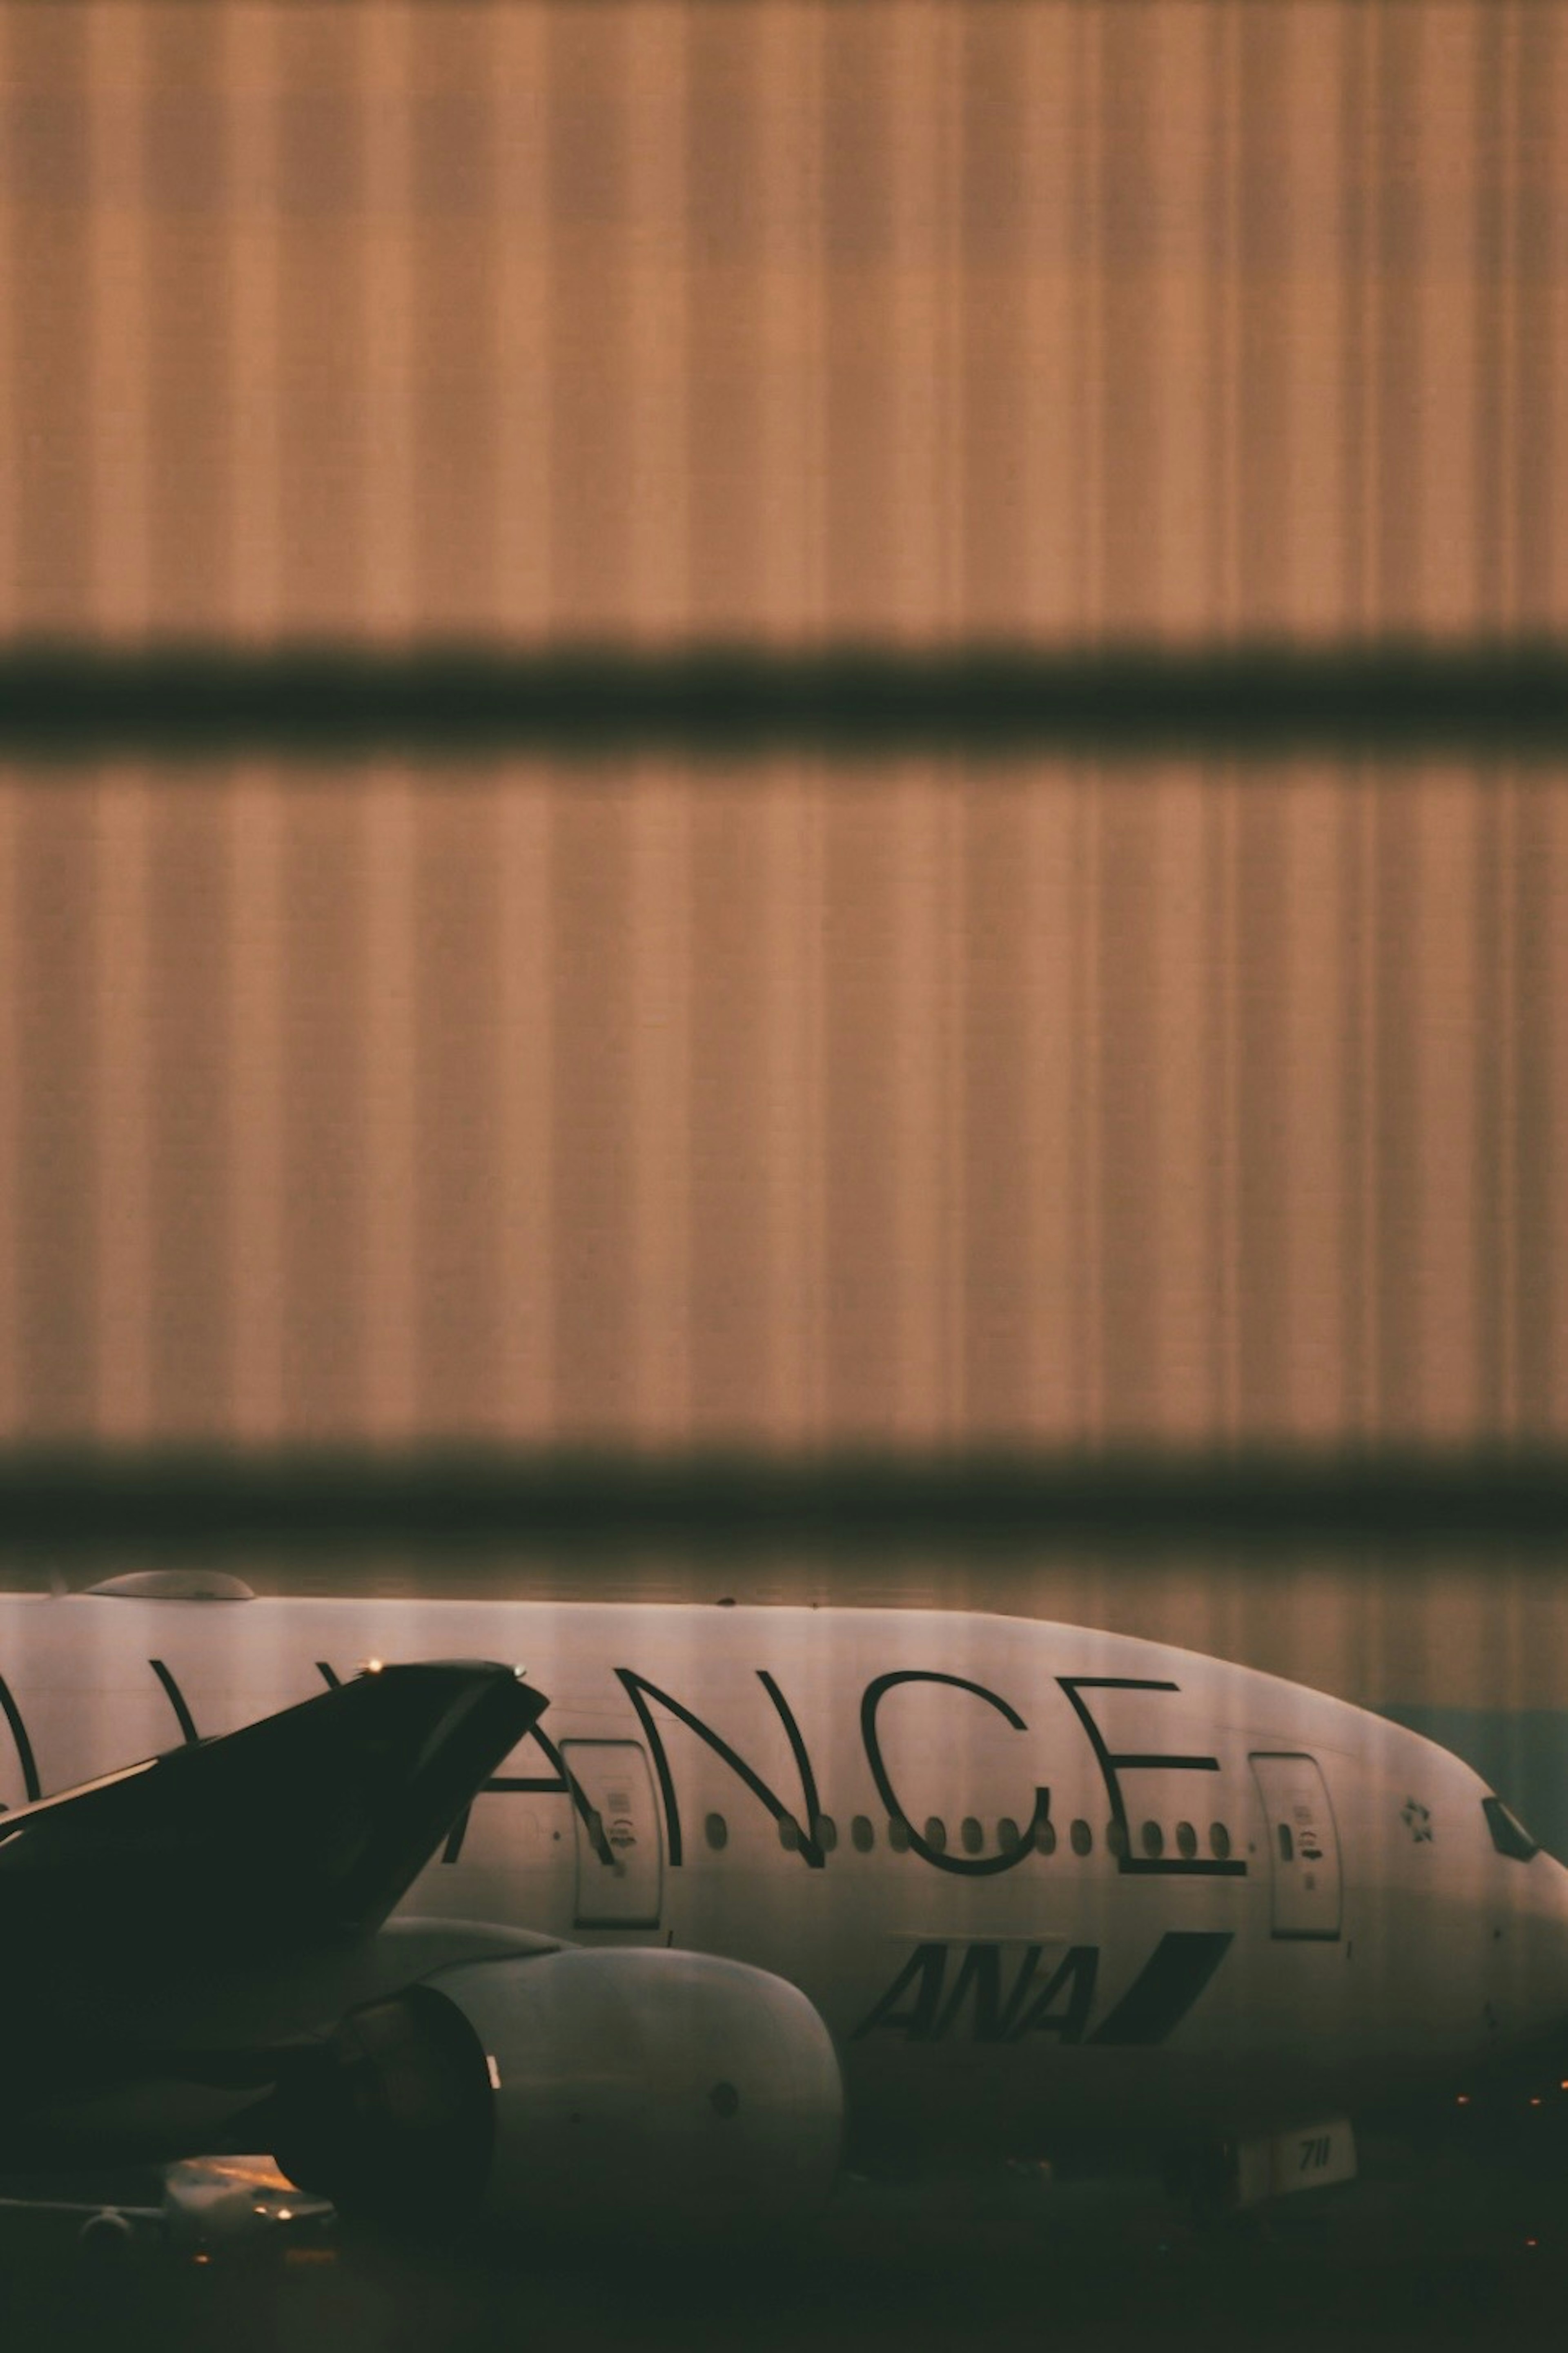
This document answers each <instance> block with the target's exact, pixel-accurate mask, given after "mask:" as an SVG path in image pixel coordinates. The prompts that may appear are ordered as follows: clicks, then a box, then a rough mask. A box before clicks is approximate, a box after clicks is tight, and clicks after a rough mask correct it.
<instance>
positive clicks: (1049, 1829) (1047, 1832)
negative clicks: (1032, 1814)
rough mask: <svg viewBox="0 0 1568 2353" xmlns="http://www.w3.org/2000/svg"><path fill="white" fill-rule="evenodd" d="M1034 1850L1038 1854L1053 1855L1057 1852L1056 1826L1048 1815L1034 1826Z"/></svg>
mask: <svg viewBox="0 0 1568 2353" xmlns="http://www.w3.org/2000/svg"><path fill="white" fill-rule="evenodd" d="M1035 1848H1036V1852H1037V1853H1039V1854H1055V1852H1056V1851H1057V1826H1056V1824H1055V1822H1053V1821H1052V1820H1051V1819H1050V1816H1049V1815H1048V1814H1047V1816H1046V1818H1045V1820H1043V1821H1038V1822H1037V1823H1036V1824H1035Z"/></svg>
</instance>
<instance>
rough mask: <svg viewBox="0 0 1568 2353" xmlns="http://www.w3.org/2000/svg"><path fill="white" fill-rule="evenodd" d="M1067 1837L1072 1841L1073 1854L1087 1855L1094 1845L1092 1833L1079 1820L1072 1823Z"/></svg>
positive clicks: (1082, 1821) (1087, 1826) (1086, 1825)
mask: <svg viewBox="0 0 1568 2353" xmlns="http://www.w3.org/2000/svg"><path fill="white" fill-rule="evenodd" d="M1068 1836H1069V1837H1070V1838H1071V1840H1072V1851H1073V1852H1074V1854H1087V1853H1088V1852H1089V1849H1090V1848H1091V1847H1092V1846H1093V1844H1094V1832H1093V1831H1091V1830H1090V1829H1089V1824H1088V1823H1087V1822H1086V1821H1084V1820H1082V1819H1081V1818H1080V1819H1079V1820H1078V1821H1075V1822H1074V1824H1073V1826H1072V1829H1071V1831H1069V1832H1068Z"/></svg>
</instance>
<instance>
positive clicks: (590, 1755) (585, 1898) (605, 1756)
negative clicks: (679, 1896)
mask: <svg viewBox="0 0 1568 2353" xmlns="http://www.w3.org/2000/svg"><path fill="white" fill-rule="evenodd" d="M561 1758H562V1762H563V1765H564V1766H565V1767H566V1770H567V1772H568V1773H569V1774H570V1775H571V1777H572V1778H573V1780H574V1782H575V1783H576V1785H577V1787H578V1788H579V1789H581V1791H582V1792H583V1796H584V1799H585V1800H586V1801H587V1804H588V1806H589V1808H590V1809H591V1810H592V1812H593V1814H594V1817H595V1822H596V1823H597V1825H598V1829H599V1832H600V1836H599V1837H598V1838H595V1830H594V1827H593V1826H592V1825H590V1824H589V1823H588V1822H585V1821H584V1819H583V1815H582V1812H581V1810H579V1809H578V1808H577V1807H575V1806H574V1808H573V1810H572V1820H573V1826H574V1831H575V1832H576V1838H577V1910H576V1918H575V1921H574V1926H576V1927H579V1928H657V1927H658V1915H659V1910H660V1906H661V1904H662V1900H663V1894H664V1841H663V1837H662V1834H661V1832H660V1830H659V1821H658V1803H657V1800H656V1799H655V1796H654V1787H653V1775H652V1774H651V1773H650V1772H649V1770H648V1762H647V1756H646V1754H645V1753H644V1750H643V1746H642V1743H641V1742H640V1741H637V1740H563V1742H562V1744H561ZM606 1853H607V1856H608V1860H607V1861H606V1860H605V1856H606Z"/></svg>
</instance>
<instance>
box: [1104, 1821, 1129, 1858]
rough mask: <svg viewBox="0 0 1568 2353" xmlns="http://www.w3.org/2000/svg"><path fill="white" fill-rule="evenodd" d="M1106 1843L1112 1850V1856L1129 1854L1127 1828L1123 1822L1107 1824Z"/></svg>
mask: <svg viewBox="0 0 1568 2353" xmlns="http://www.w3.org/2000/svg"><path fill="white" fill-rule="evenodd" d="M1105 1843H1106V1845H1107V1846H1108V1847H1109V1848H1110V1852H1111V1853H1112V1854H1118V1855H1121V1854H1125V1853H1126V1852H1127V1831H1126V1826H1125V1825H1124V1824H1123V1823H1121V1822H1107V1823H1106V1825H1105Z"/></svg>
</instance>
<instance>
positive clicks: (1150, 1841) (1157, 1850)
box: [1143, 1822, 1165, 1854]
mask: <svg viewBox="0 0 1568 2353" xmlns="http://www.w3.org/2000/svg"><path fill="white" fill-rule="evenodd" d="M1143 1852H1144V1853H1145V1854H1163V1853H1164V1852H1165V1833H1164V1831H1163V1830H1162V1829H1161V1828H1160V1825H1159V1823H1158V1822H1145V1823H1144V1825H1143Z"/></svg>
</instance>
